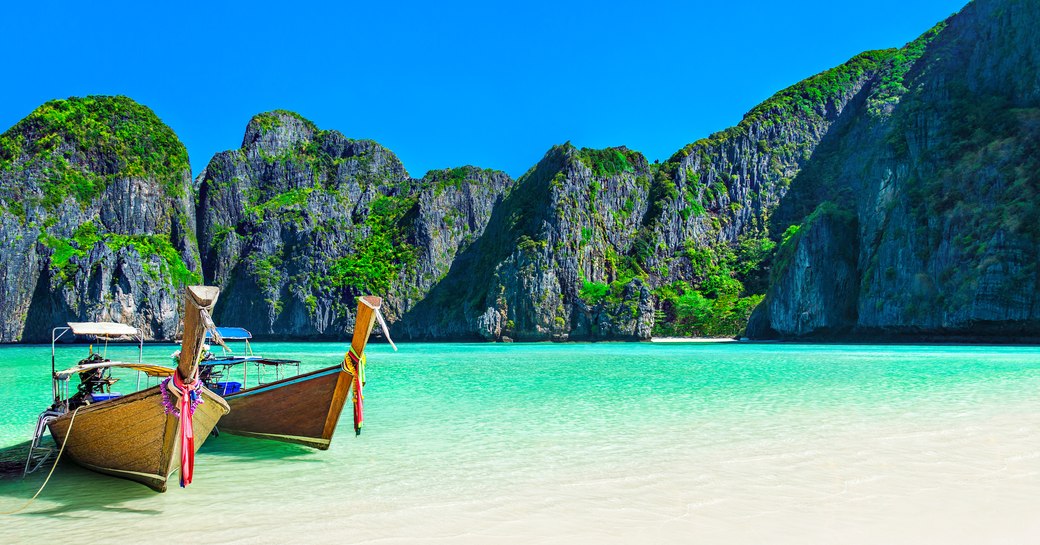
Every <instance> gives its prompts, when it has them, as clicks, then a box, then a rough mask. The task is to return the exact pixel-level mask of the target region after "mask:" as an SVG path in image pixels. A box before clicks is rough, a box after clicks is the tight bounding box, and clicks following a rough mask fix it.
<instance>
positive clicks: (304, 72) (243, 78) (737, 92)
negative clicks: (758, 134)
mask: <svg viewBox="0 0 1040 545" xmlns="http://www.w3.org/2000/svg"><path fill="white" fill-rule="evenodd" d="M965 1H966V0H911V1H908V0H862V1H859V2H832V1H824V0H789V1H783V2H778V1H775V0H731V1H728V2H720V1H717V0H710V1H709V0H700V1H692V2H674V3H670V2H660V1H656V0H646V1H643V2H613V1H608V0H602V1H595V2H563V1H560V2H556V1H552V2H545V1H541V0H537V1H532V2H501V3H500V2H489V1H486V0H485V1H482V2H466V1H456V0H442V1H436V2H430V1H424V2H414V3H403V2H378V1H374V2H372V1H370V2H356V1H354V2H351V1H339V2H325V3H322V2H277V3H272V4H265V2H262V1H254V2H236V3H230V2H229V3H225V4H223V5H221V6H219V7H214V6H211V5H210V3H209V2H198V3H197V2H184V3H181V2H139V1H137V2H125V3H123V2H118V3H117V2H111V3H107V4H106V3H104V2H97V3H95V2H82V1H80V2H75V3H71V2H64V1H47V2H20V3H18V4H17V5H10V4H9V5H6V6H5V8H4V14H3V16H2V18H0V48H2V50H3V51H4V52H5V53H6V54H5V55H4V62H3V66H2V67H0V70H2V72H0V73H2V74H3V76H2V77H3V80H2V82H0V130H6V129H7V128H8V127H10V126H11V125H13V124H14V123H16V122H17V121H18V120H19V119H21V118H22V117H24V116H25V115H26V114H28V113H29V112H30V111H32V110H33V108H35V107H36V106H38V105H39V104H41V103H43V102H45V101H47V100H49V99H52V98H64V97H68V96H74V95H75V96H80V95H88V94H123V95H128V96H130V97H132V98H134V99H135V100H137V101H138V102H141V103H143V104H145V105H147V106H149V107H151V108H152V109H153V110H155V112H156V113H157V114H158V115H159V117H161V118H162V119H163V121H165V122H166V123H167V124H168V125H170V126H171V127H173V129H174V130H175V131H176V132H177V134H178V135H179V136H180V138H181V140H182V141H183V142H184V144H185V145H186V146H187V147H188V153H189V154H190V156H191V162H192V166H193V169H194V171H195V174H197V173H198V172H199V171H200V170H201V169H202V168H203V167H204V166H205V164H206V163H207V162H208V161H209V158H210V157H211V156H212V155H213V154H214V153H216V152H218V151H221V150H225V149H232V148H237V147H238V146H239V145H240V144H241V140H242V133H243V131H244V129H245V125H246V123H247V122H248V120H249V118H250V117H251V116H252V115H253V114H256V113H258V112H262V111H268V110H272V109H277V108H284V109H290V110H295V111H297V112H300V113H301V114H303V115H304V116H306V117H308V118H310V119H312V120H313V121H314V122H316V123H317V124H318V126H320V127H321V128H327V129H338V130H339V131H341V132H343V133H344V134H345V135H346V136H348V137H352V138H371V139H374V140H377V141H379V142H380V143H382V144H383V145H385V146H387V147H389V148H390V149H391V150H393V151H394V152H395V153H396V154H397V155H398V157H400V158H401V160H402V161H403V162H404V164H405V167H406V168H407V169H408V171H409V173H411V174H412V176H415V177H419V176H422V175H423V174H424V173H425V172H426V171H427V170H429V169H433V168H445V167H451V166H460V165H466V164H473V165H477V166H481V167H491V168H497V169H502V170H505V171H506V172H508V173H509V174H511V175H514V176H518V175H520V174H522V173H523V172H524V171H525V170H527V169H528V168H529V167H530V166H531V165H533V164H534V163H535V162H537V161H538V159H540V158H541V157H542V155H543V154H544V153H545V151H546V150H547V149H548V148H549V147H550V146H552V145H553V144H558V143H562V142H564V141H567V140H570V141H571V142H572V143H574V144H575V145H577V146H587V147H605V146H615V145H622V144H624V145H627V146H629V147H630V148H633V149H637V150H640V151H642V152H643V153H645V154H646V155H647V157H649V158H650V159H651V160H653V159H664V158H667V157H668V156H670V155H671V154H672V153H673V152H675V151H676V150H677V149H679V148H680V147H682V146H683V145H685V144H687V143H689V142H692V141H694V140H696V139H698V138H701V137H703V136H706V135H708V134H709V133H711V132H714V131H717V130H720V129H723V128H726V127H728V126H731V125H733V124H735V123H736V122H738V121H739V120H740V118H741V116H742V115H743V113H744V112H745V111H747V110H749V109H750V108H751V107H753V106H754V105H755V104H757V103H759V102H761V101H762V100H764V99H765V98H767V97H768V96H769V95H771V94H772V93H774V92H776V91H777V90H779V89H782V88H784V87H786V86H788V85H791V84H793V83H795V82H797V81H798V80H800V79H802V78H805V77H807V76H810V75H812V74H814V73H817V72H820V71H822V70H825V69H827V68H829V67H832V66H835V65H838V64H841V63H842V62H844V61H845V60H847V59H848V58H850V57H852V56H853V55H855V54H857V53H859V52H861V51H864V50H868V49H881V48H886V47H894V46H900V45H902V44H904V43H906V42H907V41H910V40H912V39H913V38H915V37H916V36H917V35H919V34H920V33H922V32H924V31H925V30H926V29H928V28H930V27H931V26H932V25H933V24H935V23H936V22H938V21H940V20H942V19H944V18H945V17H947V16H949V15H950V14H952V13H954V12H955V11H957V10H959V9H960V8H961V7H962V6H963V5H964V4H965ZM213 4H214V5H215V4H218V2H213Z"/></svg>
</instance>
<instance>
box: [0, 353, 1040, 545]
mask: <svg viewBox="0 0 1040 545" xmlns="http://www.w3.org/2000/svg"><path fill="white" fill-rule="evenodd" d="M400 348H401V349H400V351H399V352H397V353H394V352H392V351H391V350H390V349H389V347H388V346H386V345H371V346H370V347H369V370H368V387H367V388H366V391H365V393H366V423H365V430H364V433H363V434H362V435H361V436H360V437H357V438H355V437H354V435H353V433H352V430H351V429H350V428H349V418H345V419H344V420H343V421H341V423H345V425H343V426H342V427H341V428H340V430H339V431H338V432H337V436H336V437H335V438H334V440H333V443H332V448H331V449H330V450H329V451H326V452H317V451H311V450H308V449H305V448H302V447H296V446H292V445H283V444H279V443H272V442H266V441H259V440H250V439H244V438H238V437H232V436H221V437H218V438H213V439H211V440H209V441H207V443H206V444H205V445H204V446H203V448H202V450H201V451H200V454H199V456H198V457H197V460H196V470H195V483H194V484H193V485H192V486H190V487H189V488H188V489H184V490H182V489H179V488H172V489H171V490H170V491H169V492H167V493H166V494H155V493H152V492H151V491H149V490H148V489H146V488H145V487H143V486H141V485H137V484H134V483H129V482H126V481H121V480H118V479H113V478H109V477H104V476H100V475H96V474H93V473H91V472H88V471H84V470H81V469H79V468H77V467H76V466H73V465H71V464H62V465H61V466H60V467H59V468H58V471H57V472H56V473H55V476H54V478H53V479H52V481H51V483H50V484H49V485H48V487H47V489H46V490H45V491H44V492H43V494H42V495H41V498H40V500H38V501H37V502H36V503H35V504H33V506H31V507H30V508H29V509H28V510H27V511H26V512H25V513H23V514H20V515H16V516H10V517H3V518H2V519H0V521H2V525H0V543H15V542H17V543H22V542H49V541H53V540H54V539H60V538H61V536H63V535H64V534H66V533H67V532H70V531H76V532H82V535H88V534H89V535H105V536H109V537H110V538H111V539H117V540H118V539H127V540H131V539H132V540H134V541H145V542H151V541H160V540H165V539H167V538H169V536H170V534H169V532H175V531H178V530H177V529H178V528H181V527H182V526H181V525H182V524H184V523H187V524H188V526H190V527H192V528H194V529H195V531H194V532H193V533H192V540H193V541H195V542H198V543H208V542H214V543H221V542H235V541H240V542H243V543H246V542H249V543H252V542H257V541H259V542H271V543H276V542H285V541H303V542H333V541H335V542H369V541H371V542H380V543H384V542H415V543H423V542H429V541H435V540H436V541H446V542H472V543H487V542H517V543H520V542H523V543H530V542H532V541H533V542H546V543H549V542H561V543H564V542H567V543H572V542H605V541H611V540H617V541H618V542H631V541H632V540H634V539H643V538H648V537H651V536H652V537H656V538H661V539H664V540H665V541H673V542H674V541H685V538H689V537H692V536H703V537H706V538H711V537H713V536H726V537H727V541H728V542H738V541H741V540H746V541H747V542H755V541H758V540H761V539H764V538H765V539H769V538H770V537H771V539H769V540H770V541H777V539H776V535H777V534H774V533H772V530H771V529H772V528H774V527H776V528H777V529H780V530H783V531H785V532H788V533H787V534H784V535H788V536H789V537H790V538H791V539H792V540H793V541H794V542H797V541H798V537H799V536H802V537H804V536H809V535H816V534H814V532H816V533H819V532H824V533H823V534H821V535H823V536H830V537H834V536H837V535H843V536H845V537H846V538H848V536H847V535H846V534H844V533H842V530H841V529H842V528H846V527H847V528H852V527H856V525H857V524H866V522H867V521H869V519H870V518H871V517H876V516H877V517H879V516H888V515H889V514H891V513H889V511H888V510H889V509H891V510H892V512H893V513H895V512H896V511H898V512H907V511H908V510H909V512H914V510H913V509H914V506H921V505H925V503H926V500H927V499H928V498H932V497H933V496H934V497H940V498H947V500H948V501H947V500H944V503H943V505H945V506H946V507H944V508H946V509H948V510H950V511H949V513H948V515H949V516H950V517H954V516H957V513H960V512H961V511H960V510H963V511H964V512H966V513H967V512H970V513H974V514H975V515H976V516H978V514H979V513H980V512H982V513H986V512H988V511H986V506H990V507H992V506H993V505H994V502H996V504H999V505H1000V509H999V513H998V510H996V509H995V508H994V509H993V516H994V517H997V518H999V517H1000V516H1003V515H1001V514H1000V513H1006V514H1014V513H1015V508H1016V506H1018V505H1019V504H1018V503H1016V502H1024V503H1022V508H1023V509H1027V505H1028V502H1031V501H1033V498H1035V494H1036V493H1037V492H1040V476H1038V473H1040V461H1038V460H1040V400H1038V394H1040V349H1037V348H1024V347H974V346H949V347H937V346H853V345H787V344H743V343H729V344H646V343H644V344H613V343H601V344H403V345H401V347H400ZM174 349H175V347H174V346H173V345H149V346H146V347H145V361H148V362H154V363H163V364H167V363H168V362H169V361H170V360H169V356H170V353H171V352H173V350H174ZM344 349H345V346H344V345H340V344H329V343H307V344H304V343H256V344H255V345H254V350H255V351H256V352H258V353H261V354H264V355H267V356H272V357H288V358H297V359H301V360H303V362H304V364H303V369H304V371H306V370H308V369H316V368H319V367H324V366H328V365H332V364H335V363H337V362H338V361H339V360H340V359H341V358H342V357H343V350H344ZM109 350H110V354H109V355H110V357H113V359H115V358H116V357H118V358H120V359H136V348H133V349H130V348H128V347H123V348H109ZM83 351H84V347H83V346H69V347H61V348H60V349H59V354H58V359H59V367H63V365H62V362H64V363H65V365H64V366H69V365H71V364H72V363H74V362H75V360H76V359H77V357H79V356H80V355H81V354H82V353H83ZM0 356H2V358H0V362H2V363H0V403H3V407H4V408H3V412H2V413H0V447H7V446H10V445H14V444H17V443H20V442H23V441H25V440H27V439H28V438H29V435H30V434H31V432H32V428H33V425H34V423H35V418H36V415H37V414H38V413H39V411H41V410H42V409H43V408H44V407H45V406H46V405H47V404H48V397H49V391H50V383H49V379H48V376H49V371H50V369H49V368H50V359H49V358H50V347H49V346H48V347H42V346H31V347H22V346H17V347H2V348H0ZM134 382H135V379H134V378H133V376H132V375H127V376H126V377H125V381H124V382H123V383H121V384H120V385H117V386H116V387H115V388H114V390H120V386H122V385H124V384H133V383H134ZM123 390H126V388H123ZM40 482H42V476H39V475H37V476H34V477H32V478H30V479H28V480H27V481H25V482H22V481H18V480H13V479H8V480H7V482H0V511H2V510H6V509H13V508H15V507H18V506H19V505H20V504H21V503H22V501H23V499H25V498H28V497H29V496H31V494H32V493H33V492H34V491H35V489H36V488H37V487H38V486H39V484H40ZM987 494H988V495H987ZM958 498H959V499H958ZM973 498H975V500H973ZM978 498H984V499H985V501H986V502H988V503H985V505H982V506H980V505H976V504H975V503H973V502H974V501H982V500H981V499H978ZM881 499H883V500H884V501H881ZM954 499H957V500H956V501H954ZM1027 500H1028V501H1027ZM897 507H898V509H897ZM931 507H933V508H934V505H931ZM922 508H923V507H922ZM930 512H931V511H927V510H926V511H925V512H924V515H922V516H926V515H927V514H928V513H930ZM809 514H812V517H811V519H810V517H809ZM820 516H827V517H829V518H828V520H830V521H831V522H830V523H829V525H828V526H827V528H831V530H833V531H834V532H837V533H836V534H833V535H832V534H827V533H826V532H827V531H831V530H827V528H824V529H823V530H821V529H820V527H819V526H818V525H816V524H814V523H811V522H810V520H819V517H820ZM915 520H925V519H922V518H921V517H916V518H915ZM874 529H875V530H876V528H874ZM1019 530H1021V531H1027V530H1028V529H1019ZM1038 530H1040V528H1038ZM922 531H923V530H922ZM1030 531H1031V530H1030ZM301 532H304V533H301ZM857 535H861V536H869V535H871V534H868V533H864V534H857ZM899 535H904V536H905V535H912V533H905V532H904V533H901V534H899ZM929 535H931V534H929ZM953 535H955V536H961V537H963V536H967V535H972V534H970V533H964V532H958V533H955V534H953ZM987 535H988V534H987ZM875 537H877V538H878V539H886V538H887V537H891V536H886V535H884V534H881V535H880V536H875ZM844 541H847V542H848V541H853V542H854V541H856V540H854V539H853V540H849V539H845V540H844ZM886 541H889V542H898V540H896V541H892V540H888V539H886Z"/></svg>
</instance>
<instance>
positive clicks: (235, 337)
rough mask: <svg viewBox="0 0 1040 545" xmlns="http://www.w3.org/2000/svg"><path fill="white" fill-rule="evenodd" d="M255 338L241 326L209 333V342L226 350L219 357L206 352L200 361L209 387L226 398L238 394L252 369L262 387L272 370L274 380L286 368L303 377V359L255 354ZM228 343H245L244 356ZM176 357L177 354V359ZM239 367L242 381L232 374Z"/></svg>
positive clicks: (207, 339)
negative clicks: (254, 370) (234, 351)
mask: <svg viewBox="0 0 1040 545" xmlns="http://www.w3.org/2000/svg"><path fill="white" fill-rule="evenodd" d="M252 338H253V334H252V333H250V332H249V331H248V330H246V329H245V328H241V327H217V328H215V329H212V330H208V331H206V341H207V342H210V341H212V342H218V344H220V346H221V347H222V348H223V350H222V352H221V353H220V354H217V353H215V352H211V351H209V350H207V351H206V352H205V353H204V354H203V356H202V360H201V361H199V376H200V377H201V378H202V380H203V381H204V382H205V383H206V387H208V388H209V389H210V390H213V391H214V392H216V393H218V394H220V395H222V396H225V397H226V396H228V395H230V394H234V393H237V392H238V391H240V390H241V389H242V387H243V386H244V385H245V384H246V383H247V382H248V380H249V367H250V366H255V367H256V374H257V381H258V382H259V383H261V384H263V383H264V382H265V380H264V379H265V374H266V373H265V371H270V370H271V369H272V368H273V371H274V377H275V380H281V378H282V374H283V373H282V370H283V368H291V369H293V370H295V371H296V373H295V374H297V375H298V374H300V363H301V362H300V360H290V359H281V358H268V357H264V356H260V355H257V354H254V353H253V348H252V347H251V346H250V345H249V340H250V339H252ZM228 341H242V342H243V343H244V344H245V353H244V354H243V355H235V354H234V353H232V352H231V349H230V348H229V347H228V345H227V342H228ZM177 354H178V353H177V352H175V353H174V357H176V356H177ZM236 368H238V369H240V370H241V371H242V373H241V375H240V376H241V381H239V380H232V379H237V378H238V377H239V375H238V374H237V373H236V374H235V375H234V376H232V373H231V371H232V370H233V369H236Z"/></svg>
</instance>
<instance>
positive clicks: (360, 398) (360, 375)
mask: <svg viewBox="0 0 1040 545" xmlns="http://www.w3.org/2000/svg"><path fill="white" fill-rule="evenodd" d="M343 359H344V361H343V364H344V367H346V364H347V362H350V367H349V371H350V373H351V374H353V375H354V434H355V435H361V427H362V426H363V425H364V423H365V401H364V400H365V396H364V394H363V393H362V391H361V389H362V387H364V385H365V359H366V358H365V355H364V354H361V357H358V354H357V352H356V351H355V350H354V347H353V346H351V347H350V351H349V352H347V357H346V358H343Z"/></svg>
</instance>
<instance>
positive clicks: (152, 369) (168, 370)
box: [54, 361, 177, 380]
mask: <svg viewBox="0 0 1040 545" xmlns="http://www.w3.org/2000/svg"><path fill="white" fill-rule="evenodd" d="M102 367H118V368H121V369H133V370H134V371H140V372H142V373H144V374H146V375H148V376H150V377H168V376H170V375H172V374H173V372H174V371H176V370H177V369H176V368H175V367H164V366H162V365H153V364H148V363H123V362H118V361H103V362H98V363H83V364H80V365H77V366H75V367H70V368H68V369H65V370H64V371H58V372H57V373H55V374H54V375H55V377H56V378H58V379H60V380H65V379H67V378H69V377H71V376H72V375H78V374H79V373H85V372H87V371H93V370H95V369H100V368H102Z"/></svg>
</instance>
